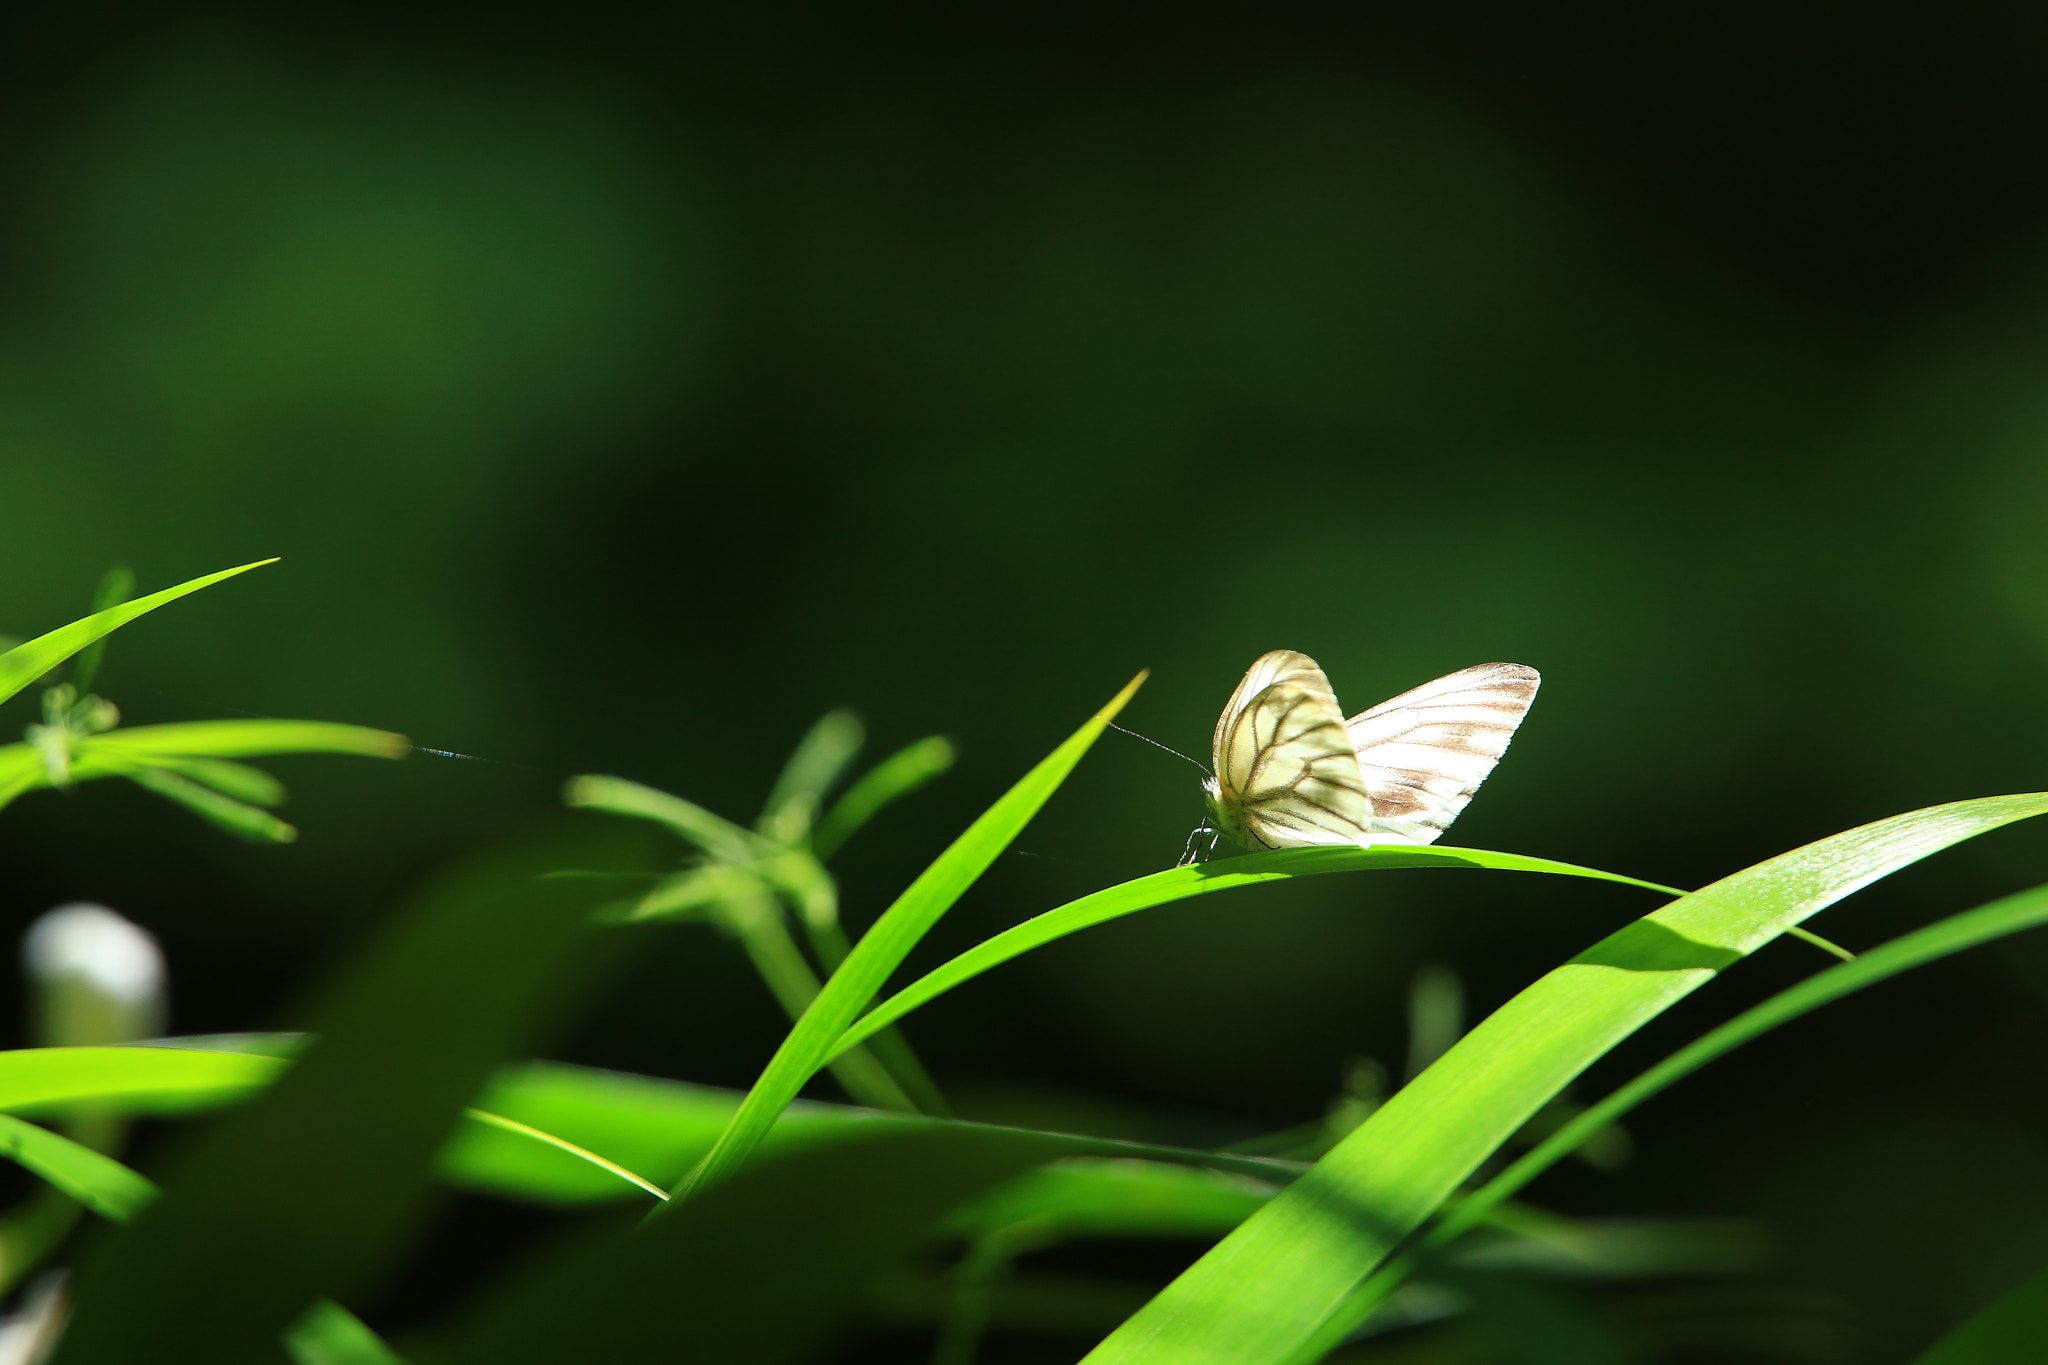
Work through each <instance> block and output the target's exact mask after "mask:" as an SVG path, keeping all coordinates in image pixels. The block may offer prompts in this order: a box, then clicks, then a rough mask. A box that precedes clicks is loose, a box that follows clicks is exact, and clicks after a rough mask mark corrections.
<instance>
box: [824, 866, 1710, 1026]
mask: <svg viewBox="0 0 2048 1365" xmlns="http://www.w3.org/2000/svg"><path fill="white" fill-rule="evenodd" d="M1397 867H1468V868H1490V869H1494V870H1497V871H1503V872H1548V873H1553V874H1556V875H1559V876H1567V877H1591V878H1593V879H1595V880H1597V881H1608V882H1621V883H1622V884H1624V885H1627V886H1640V887H1644V888H1646V889H1648V890H1651V891H1659V892H1662V893H1664V894H1665V895H1670V896H1682V895H1684V894H1685V893H1684V892H1683V891H1677V890H1674V889H1672V888H1671V887H1668V886H1658V885H1657V884H1656V883H1654V882H1645V881H1637V880H1636V879H1635V878H1634V877H1623V876H1620V875H1619V874H1617V873H1613V872H1600V871H1597V870H1595V869H1593V868H1590V867H1577V866H1574V865H1573V864H1571V863H1555V862H1552V861H1550V860H1549V859H1548V858H1529V857H1524V856H1523V855H1521V854H1519V853H1489V852H1487V851H1486V850H1485V849H1477V848H1441V847H1438V846H1436V845H1427V846H1422V847H1399V848H1396V847H1391V846H1389V847H1382V848H1355V847H1351V846H1348V845H1347V846H1344V847H1341V848H1339V847H1330V848H1290V849H1282V850H1280V851H1278V852H1274V853H1249V854H1246V855H1244V856H1243V857H1239V858H1225V859H1222V860H1220V861H1218V862H1212V863H1194V864H1191V865H1189V866H1187V867H1174V868H1168V869H1167V870H1166V871H1164V872H1154V873H1152V874H1151V875H1150V876H1146V877H1139V878H1137V879H1136V880H1134V881H1128V882H1121V883H1119V884H1118V885H1116V886H1111V887H1106V888H1104V889H1103V890H1101V891H1097V892H1094V893H1093V894H1091V895H1087V896H1083V897H1082V898H1081V899H1079V900H1077V901H1069V902H1068V903H1067V904H1065V905H1062V906H1060V907H1059V908H1058V909H1054V910H1048V911H1046V912H1045V913H1044V914H1042V915H1037V916H1034V917H1033V918H1031V919H1028V920H1025V921H1024V922H1023V923H1022V924H1019V925H1016V926H1014V927H1013V928H1010V929H1006V930H1004V931H1003V932H1002V933H1000V934H997V935H996V936H995V937H993V938H990V939H986V940H984V941H983V942H981V943H979V944H977V945H975V946H974V947H973V948H970V949H968V950H967V951H966V952H964V953H962V954H960V956H958V957H956V958H954V959H953V960H952V961H950V962H947V963H943V964H941V965H940V966H938V967H935V968H933V969H932V970H931V971H930V972H927V973H926V974H925V975H923V976H921V977H919V978H918V979H917V980H916V981H913V982H911V983H910V984H909V985H908V986H905V987H904V988H903V989H902V990H900V991H898V992H896V994H894V995H892V996H890V997H889V998H888V999H887V1000H885V1001H883V1002H882V1003H881V1004H879V1005H877V1006H875V1008H874V1009H872V1010H870V1011H868V1012H867V1013H866V1014H865V1015H862V1016H861V1019H860V1021H859V1022H858V1023H856V1024H854V1025H853V1026H852V1027H851V1028H849V1029H847V1030H846V1032H845V1033H844V1034H842V1035H840V1038H839V1041H838V1042H837V1043H836V1044H834V1051H833V1055H834V1056H837V1055H838V1053H839V1052H841V1051H844V1050H845V1049H846V1048H849V1047H852V1046H854V1045H855V1044H857V1043H859V1042H860V1041H861V1040H862V1039H863V1038H866V1037H868V1036H869V1035H870V1034H872V1033H874V1032H875V1031H876V1030H878V1029H882V1028H886V1027H888V1026H889V1025H890V1024H892V1023H894V1022H895V1021H896V1020H898V1019H901V1018H902V1017H903V1016H904V1015H906V1014H908V1013H910V1011H912V1010H914V1009H916V1008H917V1007H918V1006H919V1005H922V1004H925V1003H926V1002H927V1001H930V1000H932V999H934V998H936V997H938V996H940V995H943V994H945V993H946V992H947V991H949V990H951V989H953V988H954V987H955V986H957V985H959V984H960V983H962V982H963V981H969V980H972V979H973V978H975V977H977V976H979V975H981V974H982V973H983V972H985V971H987V970H988V969H989V968H991V967H994V966H997V965H999V964H1001V963H1004V962H1008V961H1009V960H1010V959H1011V958H1013V957H1016V956H1018V955H1019V954H1022V953H1027V952H1029V951H1031V950H1032V949H1033V948H1037V947H1040V946H1042V945H1044V944H1047V943H1051V942H1053V941H1054V940H1056V939H1061V938H1065V937H1066V936H1067V935H1068V934H1072V933H1076V932H1078V931H1079V930H1082V929H1086V928H1089V927H1091V926H1093V925H1097V924H1101V923H1104V922H1105V921H1108V920H1113V919H1116V918H1118V917H1120V916H1123V915H1131V914H1136V913H1137V912H1138V911H1140V910H1149V909H1151V908H1152V907H1153V906H1155V905H1165V904H1167V903H1168V902H1170V901H1177V900H1184V899H1186V898H1187V897H1189V896H1204V895H1207V894H1209V893H1210V892H1212V891H1227V890H1229V889H1230V888H1231V887H1235V886H1254V885H1256V884H1258V883H1260V882H1272V881H1284V880H1285V879H1287V878H1289V877H1308V876H1314V875H1317V874H1320V873H1326V872H1365V871H1371V870H1374V869H1379V868H1397Z"/></svg>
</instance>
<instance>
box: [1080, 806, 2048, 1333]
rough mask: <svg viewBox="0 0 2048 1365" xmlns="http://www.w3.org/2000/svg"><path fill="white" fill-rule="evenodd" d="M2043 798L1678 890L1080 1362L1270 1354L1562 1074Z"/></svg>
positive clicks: (1483, 1027)
mask: <svg viewBox="0 0 2048 1365" xmlns="http://www.w3.org/2000/svg"><path fill="white" fill-rule="evenodd" d="M2044 811H2048V795H2043V794H2039V793H2035V794H2029V795H2020V796H2004V797H1988V798H1985V799H1982V800H1978V801H1964V802H1957V803H1954V804H1952V805H1947V806H1937V807H1934V808H1932V809H1929V810H1922V811H1914V812H1911V813H1909V814H1906V815H1900V816H1894V817H1892V818H1891V819H1888V820H1880V821H1878V822H1876V823H1874V824H1871V825H1866V826H1863V827H1861V828H1859V829H1854V830H1850V831H1848V832H1846V833H1843V834H1838V835H1835V836H1834V837H1832V838H1828V839H1823V840H1820V841H1819V842H1817V843H1813V844H1809V845H1807V846H1806V847H1804V848H1800V849H1796V850H1794V851H1793V852H1790V853H1786V854H1783V855H1781V856H1779V857H1777V858H1773V859H1770V860H1769V861H1767V862H1764V863H1760V864H1758V865H1756V866H1755V867H1751V868H1747V869H1745V870H1744V871H1741V872H1738V873H1736V874H1734V875H1733V876H1731V877H1726V878H1723V879H1722V880H1721V881H1718V882H1716V883H1714V884H1713V885H1712V886H1709V887H1707V888H1705V889H1704V890H1701V891H1698V892H1695V893H1693V894H1692V895H1689V896H1685V897H1682V898H1681V899H1679V900H1677V901H1675V902H1673V903H1672V904H1670V905H1667V906H1665V907H1663V908H1662V909H1660V910H1657V911H1655V912H1653V913H1651V914H1650V915H1648V916H1646V917H1644V918H1643V919H1641V920H1638V921H1636V922H1635V923H1634V924H1631V925H1629V926H1627V927H1626V928H1624V929H1622V930H1620V931H1619V932H1617V933H1615V934H1612V935H1609V936H1608V937H1607V938H1606V939H1604V940H1602V941H1601V942H1600V943H1598V944H1596V945H1594V947H1593V948H1591V949H1589V950H1588V951H1587V952H1585V953H1582V954H1580V955H1579V956H1578V957H1577V958H1575V959H1574V960H1573V961H1571V962H1569V963H1567V964H1566V965H1564V966H1562V967H1560V968H1558V969H1557V970H1555V971H1553V972H1551V973H1550V974H1548V975H1547V976H1545V977H1543V978H1542V979H1541V980H1539V981H1537V982H1536V983H1534V984H1533V985H1531V986H1529V987H1528V988H1527V989H1526V990H1524V991H1523V992H1522V993H1521V994H1519V995H1517V996H1516V997H1515V998H1514V999H1512V1000H1510V1001H1509V1002H1508V1003H1507V1004H1505V1005H1503V1006H1502V1007H1501V1008H1500V1009H1498V1010H1496V1011H1495V1012H1494V1013H1493V1014H1492V1015H1491V1016H1489V1017H1488V1018H1487V1019H1486V1020H1484V1021H1483V1022H1482V1023H1481V1024H1480V1025H1479V1026H1478V1027H1477V1028H1475V1029H1473V1030H1472V1032H1470V1033H1468V1034H1467V1035H1466V1036H1465V1037H1464V1038H1463V1039H1461V1040H1460V1041H1459V1042H1458V1043H1457V1045H1456V1046H1454V1047H1453V1048H1452V1049H1451V1050H1450V1051H1449V1052H1447V1053H1446V1054H1444V1056H1443V1057H1442V1058H1440V1059H1439V1060H1438V1061H1437V1062H1436V1064H1435V1065H1434V1066H1431V1067H1430V1068H1429V1069H1428V1070H1427V1071H1425V1072H1423V1073H1422V1074H1421V1075H1420V1076H1418V1077H1416V1078H1415V1080H1414V1081H1412V1082H1410V1083H1409V1084H1408V1085H1407V1086H1406V1087H1404V1088H1403V1089H1402V1090H1401V1091H1400V1092H1398V1093H1397V1094H1396V1095H1395V1096H1394V1097H1393V1098H1392V1099H1391V1100H1389V1101H1388V1102H1387V1104H1386V1105H1385V1106H1384V1107H1382V1108H1381V1109H1379V1110H1378V1111H1377V1112H1376V1113H1374V1114H1373V1115H1372V1117H1371V1118H1369V1119H1367V1120H1366V1121H1365V1123H1363V1124H1362V1125H1360V1126H1359V1127H1358V1129H1357V1130H1355V1131H1354V1132H1353V1133H1352V1134H1351V1135H1350V1136H1349V1137H1347V1138H1346V1139H1345V1140H1344V1141H1343V1142H1341V1143H1340V1144H1338V1146H1337V1147H1336V1148H1335V1149H1333V1150H1332V1151H1331V1152H1330V1153H1329V1154H1328V1155H1327V1156H1325V1157H1324V1158H1323V1159H1322V1160H1321V1161H1320V1162H1318V1163H1317V1164H1316V1166H1315V1167H1314V1169H1312V1170H1311V1171H1310V1172H1309V1173H1308V1174H1307V1175H1306V1176H1304V1177H1303V1178H1302V1179H1300V1180H1298V1181H1296V1182H1295V1183H1294V1184H1293V1185H1291V1186H1289V1187H1288V1188H1287V1189H1286V1190H1284V1191H1283V1192H1282V1193H1281V1194H1280V1195H1278V1196H1277V1197H1276V1198H1274V1199H1273V1201H1272V1202H1271V1203H1269V1204H1267V1205H1266V1206H1265V1207H1264V1208H1262V1209H1260V1210H1259V1211H1258V1212H1257V1213H1255V1214H1253V1215H1252V1216H1251V1217H1250V1218H1248V1219H1246V1220H1245V1222H1244V1224H1243V1225H1242V1226H1240V1227H1239V1228H1238V1229H1237V1230H1236V1231H1235V1232H1233V1233H1232V1234H1231V1235H1230V1236H1228V1237H1226V1238H1224V1239H1223V1240H1222V1241H1221V1242H1219V1243H1218V1244H1217V1245H1216V1246H1215V1247H1214V1248H1213V1249H1211V1250H1210V1251H1209V1252H1208V1254H1206V1255H1205V1256H1203V1257H1202V1259H1201V1260H1200V1261H1198V1262H1196V1264H1195V1265H1194V1266H1193V1267H1191V1268H1190V1269H1189V1270H1188V1271H1186V1272H1185V1273H1184V1274H1182V1275H1181V1276H1180V1277H1179V1278H1178V1279H1176V1280H1175V1281H1174V1282H1173V1283H1172V1284H1170V1285H1169V1286H1167V1288H1166V1289H1165V1290H1164V1291H1162V1292H1161V1293H1160V1294H1159V1295H1158V1296H1156V1297H1155V1298H1154V1299H1153V1300H1152V1301H1151V1302H1150V1303H1148V1304H1147V1305H1146V1306H1145V1307H1144V1309H1142V1310H1141V1311H1139V1312H1138V1313H1137V1314H1136V1315H1135V1316H1133V1317H1132V1318H1131V1320H1130V1321H1128V1322H1126V1323H1125V1324H1124V1325H1123V1326H1122V1327H1120V1328H1118V1329H1117V1331H1115V1332H1114V1333H1112V1334H1111V1335H1110V1336H1109V1338H1108V1339H1107V1340H1105V1341H1104V1342H1103V1343H1102V1344H1101V1345H1100V1346H1098V1347H1097V1348H1096V1349H1095V1350H1094V1351H1093V1352H1091V1353H1090V1355H1089V1356H1088V1360H1089V1361H1090V1362H1091V1363H1092V1365H1128V1363H1129V1362H1137V1361H1144V1362H1159V1363H1160V1365H1164V1363H1165V1362H1171V1365H1226V1363H1227V1365H1272V1363H1275V1362H1281V1361H1287V1360H1289V1359H1291V1358H1293V1357H1295V1356H1296V1354H1297V1353H1298V1352H1299V1351H1300V1350H1301V1349H1302V1347H1304V1346H1305V1345H1306V1344H1308V1342H1309V1341H1310V1340H1311V1339H1312V1338H1313V1337H1314V1336H1315V1335H1316V1333H1317V1331H1318V1330H1319V1328H1320V1327H1321V1326H1322V1324H1323V1323H1324V1322H1325V1321H1326V1320H1328V1319H1329V1318H1331V1317H1332V1316H1333V1315H1334V1314H1335V1313H1337V1312H1338V1311H1339V1310H1340V1307H1341V1305H1342V1303H1343V1302H1344V1300H1345V1298H1346V1296H1347V1295H1348V1294H1349V1293H1350V1292H1351V1291H1352V1289H1353V1287H1354V1286H1356V1285H1357V1284H1359V1283H1360V1281H1362V1280H1363V1279H1364V1277H1365V1276H1366V1275H1368V1274H1370V1273H1371V1272H1372V1270H1373V1269H1374V1268H1375V1267H1377V1266H1378V1265H1379V1264H1380V1263H1381V1262H1382V1261H1383V1260H1384V1259H1385V1258H1386V1257H1387V1255H1388V1254H1389V1252H1390V1251H1391V1250H1392V1249H1393V1248H1394V1247H1395V1246H1396V1245H1398V1244H1399V1243H1400V1242H1401V1241H1402V1240H1403V1239H1405V1238H1406V1237H1408V1236H1409V1235H1410V1234H1411V1233H1413V1232H1414V1231H1415V1230H1416V1228H1417V1227H1419V1226H1420V1225H1421V1223H1422V1222H1423V1221H1424V1220H1425V1219H1427V1218H1428V1217H1429V1216H1430V1215H1432V1214H1433V1213H1435V1212H1436V1210H1437V1209H1438V1208H1440V1207H1441V1206H1442V1205H1443V1203H1444V1201H1445V1200H1446V1199H1447V1198H1449V1197H1450V1195H1451V1194H1452V1192H1453V1191H1455V1190H1456V1188H1457V1187H1458V1185H1459V1184H1460V1183H1461V1182H1462V1181H1464V1180H1465V1179H1467V1178H1468V1177H1469V1176H1470V1175H1471V1174H1472V1172H1473V1171H1474V1170H1475V1169H1476V1168H1477V1167H1478V1165H1479V1163H1480V1162H1481V1161H1483V1160H1485V1159H1486V1157H1487V1156H1488V1155H1490V1154H1491V1153H1492V1152H1493V1151H1494V1150H1496V1149H1497V1148H1498V1147H1499V1146H1500V1145H1501V1144H1502V1143H1503V1142H1505V1141H1506V1140H1507V1139H1508V1138H1509V1137H1510V1136H1512V1135H1513V1133H1514V1132H1515V1131H1516V1130H1517V1129H1518V1128H1519V1127H1520V1126H1521V1125H1522V1124H1523V1123H1524V1122H1525V1121H1526V1120H1527V1119H1528V1118H1529V1117H1530V1116H1531V1115H1532V1114H1534V1113H1535V1112H1536V1111H1537V1109H1539V1108H1540V1107H1541V1106H1542V1105H1543V1104H1544V1103H1546V1102H1547V1101H1548V1100H1550V1099H1551V1098H1552V1097H1553V1096H1555V1095H1556V1094H1557V1093H1558V1092H1559V1091H1560V1090H1562V1089H1563V1088H1564V1086H1565V1085H1566V1084H1567V1083H1569V1082H1570V1081H1571V1080H1572V1079H1573V1078H1574V1077H1575V1076H1577V1075H1578V1074H1579V1073H1580V1072H1581V1071H1583V1070H1584V1069H1585V1068H1586V1067H1587V1066H1589V1065H1590V1064H1591V1063H1593V1062H1594V1061H1596V1060H1598V1059H1599V1058H1600V1057H1601V1056H1602V1055H1604V1054H1605V1053H1606V1052H1607V1051H1608V1050H1609V1049H1610V1048H1612V1047H1613V1046H1614V1045H1615V1044H1616V1043H1617V1042H1619V1041H1620V1040H1622V1039H1623V1038H1626V1037H1628V1036H1629V1035H1630V1034H1631V1033H1633V1032H1635V1030H1636V1029H1638V1028H1640V1027H1641V1026H1642V1025H1643V1024H1644V1023H1646V1022H1647V1021H1649V1020H1650V1019H1652V1018H1654V1017H1656V1016H1657V1015H1658V1014H1659V1013H1661V1012H1662V1011H1663V1010H1665V1009H1666V1008H1668V1007H1669V1006H1670V1005H1671V1004H1673V1003H1674V1002H1675V1001H1677V1000H1679V999H1680V998H1682V997H1684V996H1685V995H1687V994H1689V993H1691V992H1692V991H1693V990H1694V989H1696V988H1697V987H1699V986H1701V985H1703V984H1705V983H1706V982H1707V981H1709V980H1711V979H1712V978H1713V977H1714V975H1715V974H1716V973H1718V972H1719V971H1720V970H1721V969H1722V968H1723V967H1726V966H1727V965H1729V964H1730V963H1732V962H1735V961H1737V960H1739V959H1740V958H1742V957H1743V956H1744V955H1745V954H1747V953H1749V952H1751V951H1753V950H1755V949H1756V948H1758V947H1760V946H1761V945H1763V944H1765V943H1768V942H1769V941H1770V940H1771V939H1773V938H1775V937H1777V936H1778V935H1779V934H1781V933H1783V932H1784V931H1785V930H1786V928H1788V927H1789V926H1791V925H1793V924H1796V923H1798V922H1799V921H1800V920H1802V919H1804V918H1805V917H1807V916H1809V915H1812V914H1814V913H1815V912H1817V911H1819V910H1821V909H1823V908H1825V907H1826V906H1828V905H1830V904H1832V903H1834V902H1835V901H1837V900H1839V899H1841V898H1842V897H1843V896H1846V895H1848V894H1850V893H1851V892H1853V891H1856V890H1858V889H1859V888H1861V887H1863V886H1866V885H1868V884H1869V883H1870V882H1872V881H1874V880H1876V879H1877V878H1879V877H1882V876H1884V875H1886V874H1887V873H1890V872H1893V871H1896V870H1897V869H1899V868H1901V867H1904V866H1906V865H1907V864H1909V863H1912V862H1916V861H1918V860H1919V859H1921V858H1924V857H1926V856H1928V855H1929V854H1932V853H1934V852H1937V851H1938V850H1940V849H1943V848H1947V847H1949V846H1950V845H1952V844H1955V843H1958V842H1960V841H1962V840H1964V839H1968V838H1970V837H1972V836H1974V835H1977V834H1982V833H1984V832H1985V831H1987V830H1991V829H1995V828H1997V827H1999V826H2001V825H2005V824H2009V823H2011V822H2012V821H2015V820H2021V819H2025V818H2027V817H2029V816H2034V815H2039V814H2041V813H2043V812H2044Z"/></svg>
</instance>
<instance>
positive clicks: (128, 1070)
mask: <svg viewBox="0 0 2048 1365" xmlns="http://www.w3.org/2000/svg"><path fill="white" fill-rule="evenodd" d="M288 1065H289V1064H288V1063H286V1062H283V1061H281V1060H279V1059H278V1058H276V1057H259V1056H253V1055H250V1054H246V1053H240V1052H201V1051H197V1050H191V1049H186V1048H170V1047H37V1048H22V1049H19V1050H16V1051H9V1052H0V1111H4V1112H6V1113H9V1114H32V1115H35V1114H50V1113H62V1112H63V1111H64V1110H65V1109H67V1108H69V1107H71V1106H74V1105H79V1104H90V1105H92V1106H93V1107H95V1108H109V1109H116V1110H118V1111H119V1112H121V1113H124V1114H182V1113H190V1112H194V1111H197V1110H202V1109H211V1108H214V1107H216V1106H218V1105H221V1104H227V1103H232V1102H233V1101H235V1100H239V1099H244V1098H246V1097H248V1096H250V1095H253V1094H255V1093H256V1092H257V1091H259V1090H261V1089H263V1088H264V1087H265V1086H268V1085H269V1084H270V1083H271V1082H273V1081H275V1080H276V1079H277V1078H278V1077H279V1076H281V1075H282V1074H283V1073H284V1071H285V1070H286V1068H287V1066H288Z"/></svg>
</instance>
